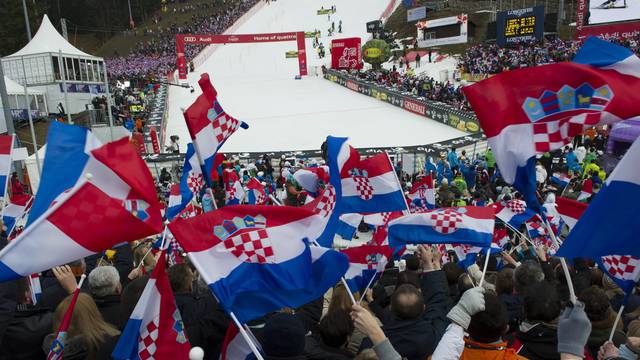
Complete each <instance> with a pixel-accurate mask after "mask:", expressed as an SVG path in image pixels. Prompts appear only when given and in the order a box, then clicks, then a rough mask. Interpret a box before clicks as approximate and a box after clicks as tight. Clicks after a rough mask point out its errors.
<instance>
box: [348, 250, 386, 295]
mask: <svg viewBox="0 0 640 360" xmlns="http://www.w3.org/2000/svg"><path fill="white" fill-rule="evenodd" d="M340 252H341V253H343V254H345V255H347V257H348V258H349V269H348V270H347V273H346V274H344V278H345V280H346V281H347V285H348V286H349V289H350V290H351V292H357V291H360V292H361V291H363V290H364V289H365V288H366V287H367V285H369V282H370V281H371V280H372V279H373V278H374V277H375V276H376V275H378V274H380V273H382V272H383V271H384V268H385V266H387V262H389V261H390V260H391V256H392V255H393V249H391V248H390V247H388V246H371V245H362V246H358V247H352V248H348V249H344V250H341V251H340Z"/></svg>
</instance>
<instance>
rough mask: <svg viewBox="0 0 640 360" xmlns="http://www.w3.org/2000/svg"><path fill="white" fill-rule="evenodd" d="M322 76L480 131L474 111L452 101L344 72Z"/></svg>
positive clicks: (383, 99)
mask: <svg viewBox="0 0 640 360" xmlns="http://www.w3.org/2000/svg"><path fill="white" fill-rule="evenodd" d="M324 77H325V79H327V80H329V81H331V82H334V83H336V84H339V85H341V86H344V87H346V88H348V89H350V90H353V91H355V92H358V93H360V94H363V95H367V96H371V97H374V98H376V99H378V100H381V101H385V102H388V103H389V104H391V105H394V106H398V107H400V108H403V109H405V110H407V111H410V112H412V113H414V114H418V115H420V116H424V117H426V118H429V119H431V120H434V121H437V122H440V123H443V124H445V125H449V126H451V127H454V128H456V129H458V130H460V131H464V132H467V133H469V134H478V133H481V129H480V124H479V123H478V119H477V118H476V116H475V114H473V113H472V112H469V111H463V110H458V109H456V108H454V107H453V106H451V105H448V104H445V103H441V102H438V101H431V100H427V99H425V98H420V97H417V96H414V95H412V94H409V93H402V92H400V91H398V90H395V89H391V88H387V87H384V86H382V85H378V84H377V83H375V82H372V81H367V80H363V79H359V78H357V77H355V76H352V75H349V74H348V73H346V72H342V71H336V70H327V71H326V73H325V75H324Z"/></svg>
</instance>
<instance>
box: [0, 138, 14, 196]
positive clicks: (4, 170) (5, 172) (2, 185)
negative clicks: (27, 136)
mask: <svg viewBox="0 0 640 360" xmlns="http://www.w3.org/2000/svg"><path fill="white" fill-rule="evenodd" d="M12 152H13V135H0V196H3V197H5V195H6V194H7V190H8V189H7V184H8V183H9V178H10V177H11V161H12V157H11V153H12Z"/></svg>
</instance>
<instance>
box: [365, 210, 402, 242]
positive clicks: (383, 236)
mask: <svg viewBox="0 0 640 360" xmlns="http://www.w3.org/2000/svg"><path fill="white" fill-rule="evenodd" d="M402 215H404V214H403V213H402V211H393V212H385V213H379V214H371V215H365V216H364V220H365V222H366V223H367V224H370V225H376V224H378V225H377V226H376V230H375V231H374V232H373V236H372V237H371V244H375V245H389V231H388V230H389V222H390V221H391V220H393V219H397V218H399V217H401V216H402ZM367 217H368V219H369V220H368V221H371V222H367Z"/></svg>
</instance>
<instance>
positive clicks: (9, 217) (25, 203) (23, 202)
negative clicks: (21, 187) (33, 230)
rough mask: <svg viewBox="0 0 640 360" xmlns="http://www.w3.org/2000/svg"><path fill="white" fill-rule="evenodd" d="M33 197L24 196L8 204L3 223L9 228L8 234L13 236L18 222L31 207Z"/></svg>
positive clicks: (3, 214)
mask: <svg viewBox="0 0 640 360" xmlns="http://www.w3.org/2000/svg"><path fill="white" fill-rule="evenodd" d="M32 200H33V197H32V196H22V197H16V198H15V199H13V200H10V202H9V203H8V204H7V206H6V207H5V208H4V211H3V212H2V223H3V224H4V226H6V228H7V234H11V232H12V230H13V229H14V228H15V226H16V222H17V221H18V220H19V219H21V218H22V217H24V215H25V214H26V213H27V211H29V208H30V207H31V203H32Z"/></svg>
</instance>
